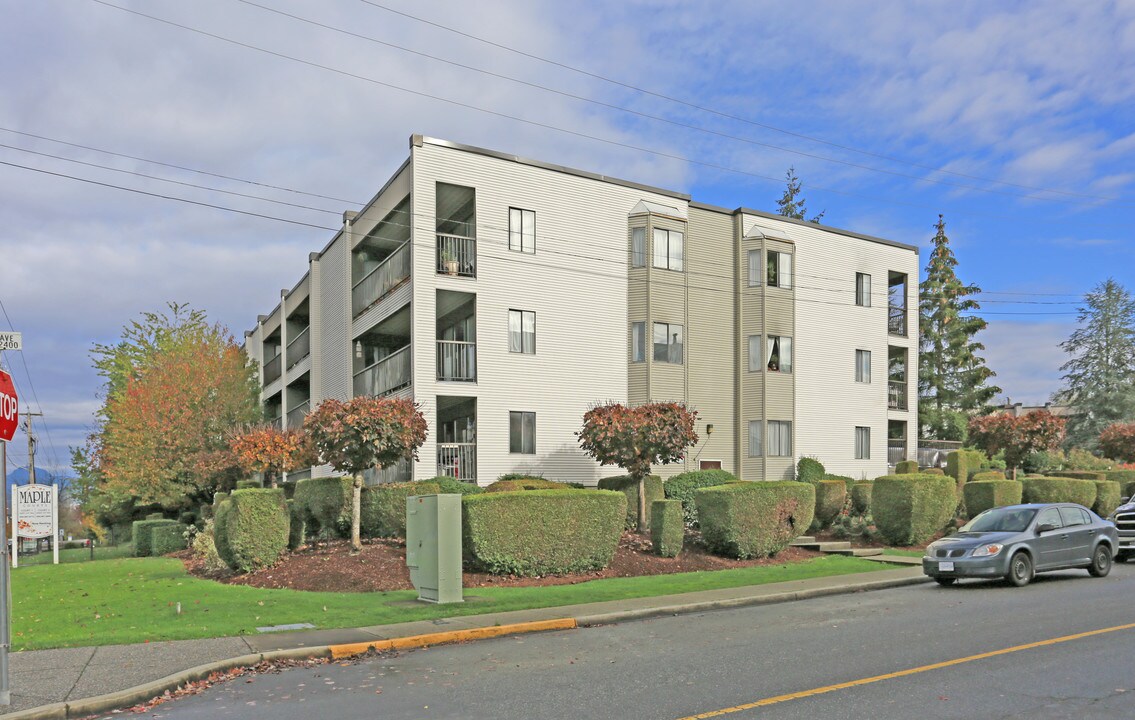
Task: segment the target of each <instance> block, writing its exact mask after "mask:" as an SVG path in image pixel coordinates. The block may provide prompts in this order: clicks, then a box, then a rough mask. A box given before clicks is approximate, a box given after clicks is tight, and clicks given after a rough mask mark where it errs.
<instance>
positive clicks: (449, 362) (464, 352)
mask: <svg viewBox="0 0 1135 720" xmlns="http://www.w3.org/2000/svg"><path fill="white" fill-rule="evenodd" d="M437 379H438V380H456V381H458V382H474V381H476V380H477V343H475V342H465V341H462V340H438V341H437Z"/></svg>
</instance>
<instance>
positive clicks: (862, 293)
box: [855, 272, 871, 307]
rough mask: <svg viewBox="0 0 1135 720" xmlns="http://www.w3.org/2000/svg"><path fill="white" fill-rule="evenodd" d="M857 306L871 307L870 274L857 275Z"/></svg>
mask: <svg viewBox="0 0 1135 720" xmlns="http://www.w3.org/2000/svg"><path fill="white" fill-rule="evenodd" d="M855 304H856V305H858V306H859V307H871V275H870V274H868V273H861V272H857V273H855Z"/></svg>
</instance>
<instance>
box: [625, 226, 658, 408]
mask: <svg viewBox="0 0 1135 720" xmlns="http://www.w3.org/2000/svg"><path fill="white" fill-rule="evenodd" d="M649 221H650V216H649V214H636V215H631V216H630V217H629V218H628V219H627V267H628V268H629V270H628V275H627V363H628V364H627V401H628V402H630V403H631V404H633V405H641V404H642V403H645V402H647V401H648V400H649V399H650V359H651V350H652V348H651V327H650V320H649V317H650V286H649V285H648V282H649V281H648V276H647V273H648V272H649V270H647V267H632V266H631V254H632V252H633V248H632V229H633V228H642V229H643V232H644V233H647V234H649V232H650V228H649V227H648V224H649ZM648 243H649V241H648V240H644V245H643V254H644V256H645V257H646V266H649V265H650V255H649V253H647V252H646V248H647V247H649V244H648ZM634 322H641V323H643V324H644V325H645V328H646V331H645V338H644V353H645V360H644V361H643V362H639V363H633V362H631V323H634Z"/></svg>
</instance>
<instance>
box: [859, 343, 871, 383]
mask: <svg viewBox="0 0 1135 720" xmlns="http://www.w3.org/2000/svg"><path fill="white" fill-rule="evenodd" d="M855 382H857V383H865V384H868V385H869V384H871V351H870V350H858V349H857V350H856V351H855Z"/></svg>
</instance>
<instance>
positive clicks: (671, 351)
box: [651, 322, 686, 365]
mask: <svg viewBox="0 0 1135 720" xmlns="http://www.w3.org/2000/svg"><path fill="white" fill-rule="evenodd" d="M659 328H665V333H666V342H665V343H659V342H658V330H659ZM674 329H677V331H678V332H677V333H674V332H673V330H674ZM652 330H653V332H652V334H651V345H652V346H653V351H652V352H651V357H652V358H653V359H654V362H657V363H669V364H671V365H681V364H682V363H683V362H685V352H686V329H685V328H684V327H682V326H681V325H676V324H674V323H664V322H656V323H654V327H653V328H652ZM675 335H677V336H678V337H677V341H675V340H674V336H675ZM663 344H665V346H666V357H665V358H664V359H659V357H658V347H659V345H663ZM675 348H677V349H676V350H675ZM675 356H677V360H675V359H674V358H675Z"/></svg>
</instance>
